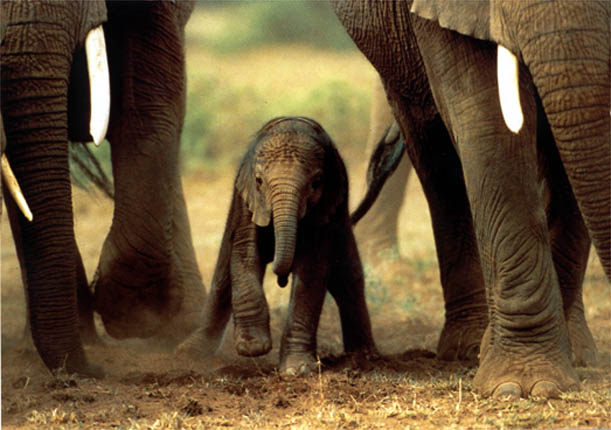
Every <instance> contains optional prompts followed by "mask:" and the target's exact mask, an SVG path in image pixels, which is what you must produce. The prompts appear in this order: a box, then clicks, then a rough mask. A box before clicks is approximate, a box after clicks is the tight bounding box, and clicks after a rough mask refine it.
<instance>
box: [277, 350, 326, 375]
mask: <svg viewBox="0 0 611 430" xmlns="http://www.w3.org/2000/svg"><path fill="white" fill-rule="evenodd" d="M317 368H318V360H316V357H314V354H312V353H308V352H298V353H297V352H294V353H291V354H287V355H286V357H284V359H283V360H281V362H280V373H281V374H282V375H287V376H298V375H307V374H309V373H312V372H314V371H315V370H316V369H317Z"/></svg>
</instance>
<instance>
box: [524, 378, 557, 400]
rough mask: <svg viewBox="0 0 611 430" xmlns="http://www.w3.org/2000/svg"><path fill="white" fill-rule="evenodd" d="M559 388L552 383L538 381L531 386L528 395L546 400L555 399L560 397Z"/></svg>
mask: <svg viewBox="0 0 611 430" xmlns="http://www.w3.org/2000/svg"><path fill="white" fill-rule="evenodd" d="M560 393H561V391H560V388H558V385H556V384H555V383H554V382H552V381H539V382H537V383H536V384H535V385H533V387H532V390H530V395H531V396H533V397H544V398H546V399H555V398H558V397H560Z"/></svg>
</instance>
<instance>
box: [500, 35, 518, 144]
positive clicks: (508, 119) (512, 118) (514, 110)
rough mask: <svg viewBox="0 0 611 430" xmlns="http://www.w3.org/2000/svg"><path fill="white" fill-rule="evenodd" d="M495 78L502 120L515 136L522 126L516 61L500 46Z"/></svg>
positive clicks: (509, 52)
mask: <svg viewBox="0 0 611 430" xmlns="http://www.w3.org/2000/svg"><path fill="white" fill-rule="evenodd" d="M497 76H498V81H499V82H498V85H499V99H500V101H501V111H502V112H503V119H504V120H505V124H507V127H508V128H509V130H511V131H512V132H514V133H516V134H517V133H518V132H519V131H520V129H521V128H522V124H524V115H523V114H522V107H521V106H520V88H519V85H518V59H517V58H516V56H515V55H513V54H512V53H511V51H509V50H508V49H507V48H505V47H504V46H501V45H499V47H498V51H497Z"/></svg>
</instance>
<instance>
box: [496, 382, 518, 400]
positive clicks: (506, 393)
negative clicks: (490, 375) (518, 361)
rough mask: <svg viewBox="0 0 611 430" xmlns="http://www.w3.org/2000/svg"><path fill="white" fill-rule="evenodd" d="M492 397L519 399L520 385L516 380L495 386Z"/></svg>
mask: <svg viewBox="0 0 611 430" xmlns="http://www.w3.org/2000/svg"><path fill="white" fill-rule="evenodd" d="M492 397H494V398H495V399H503V400H513V399H519V398H520V397H522V387H520V384H518V383H516V382H505V383H504V384H501V385H499V386H498V387H496V389H495V390H494V392H493V393H492Z"/></svg>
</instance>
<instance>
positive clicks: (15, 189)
mask: <svg viewBox="0 0 611 430" xmlns="http://www.w3.org/2000/svg"><path fill="white" fill-rule="evenodd" d="M2 178H3V179H4V184H5V185H6V187H7V188H8V191H9V193H11V196H13V198H14V199H15V202H16V203H17V206H19V209H21V212H23V215H24V216H25V217H26V218H27V219H28V221H32V220H33V219H34V216H33V215H32V211H31V210H30V207H29V206H28V203H27V202H26V201H25V197H23V193H22V192H21V188H20V187H19V183H18V182H17V178H16V177H15V174H14V173H13V170H12V169H11V166H10V165H9V164H8V158H6V155H5V154H2Z"/></svg>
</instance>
